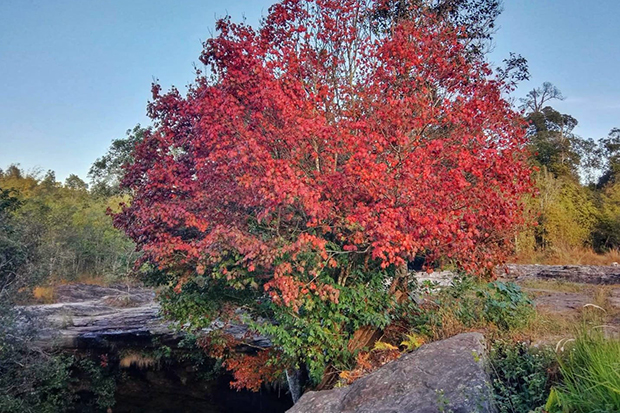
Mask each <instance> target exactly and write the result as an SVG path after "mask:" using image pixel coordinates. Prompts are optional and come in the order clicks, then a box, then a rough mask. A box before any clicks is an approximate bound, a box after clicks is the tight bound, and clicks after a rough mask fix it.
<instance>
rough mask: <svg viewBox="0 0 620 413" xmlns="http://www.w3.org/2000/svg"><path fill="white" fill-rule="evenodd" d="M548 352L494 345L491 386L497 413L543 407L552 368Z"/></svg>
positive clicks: (517, 345) (521, 345)
mask: <svg viewBox="0 0 620 413" xmlns="http://www.w3.org/2000/svg"><path fill="white" fill-rule="evenodd" d="M554 360H555V357H554V353H553V351H551V350H550V349H534V348H531V347H529V346H528V345H527V344H526V343H522V342H518V343H513V342H508V341H496V342H495V343H494V344H493V347H492V348H491V351H490V354H489V366H490V370H491V383H492V386H493V396H494V401H495V404H496V408H497V410H498V412H499V413H504V412H506V413H508V412H510V413H527V412H529V411H531V410H534V409H536V408H539V407H540V406H543V405H544V404H545V401H546V399H547V396H548V395H549V389H550V380H549V377H550V374H549V373H550V371H551V369H552V368H553V367H554Z"/></svg>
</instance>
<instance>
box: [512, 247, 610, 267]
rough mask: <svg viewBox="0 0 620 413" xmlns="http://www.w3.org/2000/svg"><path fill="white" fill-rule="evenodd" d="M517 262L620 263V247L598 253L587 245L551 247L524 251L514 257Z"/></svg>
mask: <svg viewBox="0 0 620 413" xmlns="http://www.w3.org/2000/svg"><path fill="white" fill-rule="evenodd" d="M512 261H514V262H515V263H517V264H546V265H611V264H613V263H614V262H616V263H620V249H611V250H609V251H606V252H604V253H597V252H596V251H594V250H593V249H592V248H587V247H568V246H560V247H551V248H547V249H546V250H539V251H524V252H522V253H520V254H518V255H517V256H516V257H513V260H512Z"/></svg>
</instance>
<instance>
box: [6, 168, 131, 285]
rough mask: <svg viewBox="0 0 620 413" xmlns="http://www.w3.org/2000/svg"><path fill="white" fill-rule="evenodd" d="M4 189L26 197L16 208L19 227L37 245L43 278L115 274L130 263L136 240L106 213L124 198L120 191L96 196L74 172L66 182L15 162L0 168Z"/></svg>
mask: <svg viewBox="0 0 620 413" xmlns="http://www.w3.org/2000/svg"><path fill="white" fill-rule="evenodd" d="M0 188H3V189H11V190H12V191H13V193H14V196H15V197H17V198H18V199H19V200H20V201H21V206H20V208H19V209H18V210H17V211H15V212H14V213H13V218H14V220H15V224H16V231H17V232H18V233H19V235H20V238H21V239H22V241H23V242H24V243H25V244H26V245H36V246H37V248H36V254H34V256H33V258H32V260H31V262H30V264H31V266H32V268H31V270H32V271H34V272H37V273H38V274H39V278H40V279H41V280H45V279H49V278H50V277H52V279H55V280H60V279H64V280H76V279H77V278H79V277H84V276H89V277H99V278H101V277H107V278H115V277H117V276H120V275H123V274H126V273H127V272H128V271H129V269H130V268H131V266H132V264H133V261H134V259H135V257H134V256H133V255H134V254H135V253H134V249H135V248H134V244H133V242H131V241H130V240H129V239H128V238H127V237H126V236H125V235H124V234H123V233H122V232H120V231H118V230H116V229H115V228H114V227H113V225H112V219H111V217H110V216H108V215H107V213H106V210H107V209H108V207H112V208H114V207H117V206H118V204H119V203H120V201H121V200H124V199H122V198H121V197H120V196H115V197H108V198H106V197H101V196H95V195H94V194H93V193H91V192H90V191H88V189H87V185H86V183H84V181H82V180H81V179H79V178H78V177H77V176H75V175H72V176H70V177H69V178H68V179H67V182H66V183H65V184H64V185H63V184H61V183H60V182H58V181H56V179H55V176H54V174H53V173H52V172H48V173H47V174H46V175H45V177H43V178H41V177H40V176H39V174H37V173H26V172H24V171H22V170H20V169H19V168H18V167H16V166H10V167H9V168H8V169H7V170H6V171H5V172H2V171H1V170H0Z"/></svg>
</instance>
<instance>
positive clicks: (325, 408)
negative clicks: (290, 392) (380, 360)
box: [288, 333, 493, 413]
mask: <svg viewBox="0 0 620 413" xmlns="http://www.w3.org/2000/svg"><path fill="white" fill-rule="evenodd" d="M485 354H486V349H485V342H484V337H483V336H482V335H481V334H479V333H466V334H460V335H457V336H455V337H452V338H449V339H447V340H442V341H437V342H434V343H430V344H426V345H424V346H422V347H421V348H419V349H418V350H416V351H414V352H413V353H410V354H407V355H405V356H403V357H401V358H400V359H398V360H396V361H393V362H391V363H389V364H386V365H385V366H383V367H382V368H380V369H379V370H377V371H375V372H373V373H371V374H369V375H368V376H365V377H363V378H361V379H359V380H357V381H355V382H354V383H353V384H351V385H350V386H347V387H341V388H336V389H333V390H326V391H320V392H309V393H306V394H304V395H303V396H302V397H301V399H300V400H299V402H297V404H296V405H295V406H294V407H293V408H292V409H290V410H289V411H288V413H307V412H312V413H414V412H415V413H431V412H432V413H435V412H453V413H471V412H491V411H493V410H492V402H491V399H492V396H491V391H490V383H489V379H488V375H487V372H486V370H485V365H484V361H485Z"/></svg>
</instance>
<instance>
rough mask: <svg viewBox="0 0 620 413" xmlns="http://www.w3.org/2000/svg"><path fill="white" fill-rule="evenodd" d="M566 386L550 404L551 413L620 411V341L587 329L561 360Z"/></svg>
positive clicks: (556, 393) (555, 391) (555, 390)
mask: <svg viewBox="0 0 620 413" xmlns="http://www.w3.org/2000/svg"><path fill="white" fill-rule="evenodd" d="M559 362H560V374H561V376H562V383H561V384H560V385H558V386H557V387H556V388H554V390H553V391H552V394H551V395H550V397H549V402H548V403H547V410H548V411H549V412H550V413H569V412H570V413H573V412H575V413H607V412H620V341H619V340H617V339H611V338H606V337H605V335H604V334H603V332H602V331H601V330H596V329H591V330H589V331H588V330H583V331H582V332H581V333H580V334H579V335H578V336H577V338H576V340H575V341H574V343H573V345H572V346H571V348H570V349H569V350H568V351H567V353H566V354H565V356H564V357H561V358H560V360H559Z"/></svg>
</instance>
